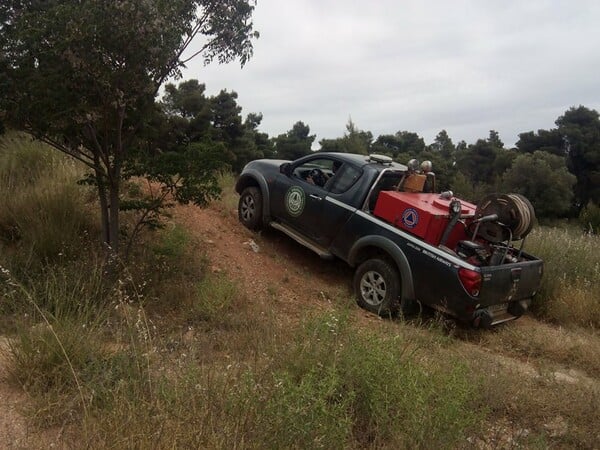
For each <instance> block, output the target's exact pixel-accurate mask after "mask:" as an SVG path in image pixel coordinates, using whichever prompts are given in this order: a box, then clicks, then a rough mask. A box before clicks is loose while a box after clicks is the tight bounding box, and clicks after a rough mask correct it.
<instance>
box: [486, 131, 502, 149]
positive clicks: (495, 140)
mask: <svg viewBox="0 0 600 450" xmlns="http://www.w3.org/2000/svg"><path fill="white" fill-rule="evenodd" d="M487 141H488V143H489V144H490V145H491V146H492V147H494V148H504V142H502V140H501V139H500V133H498V132H497V131H496V130H490V136H489V137H488V139H487Z"/></svg>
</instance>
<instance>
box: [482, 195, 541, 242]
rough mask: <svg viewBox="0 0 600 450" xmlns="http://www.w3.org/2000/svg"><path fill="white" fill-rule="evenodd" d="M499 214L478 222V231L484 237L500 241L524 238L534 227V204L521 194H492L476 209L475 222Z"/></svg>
mask: <svg viewBox="0 0 600 450" xmlns="http://www.w3.org/2000/svg"><path fill="white" fill-rule="evenodd" d="M493 215H496V216H497V219H496V220H493V221H487V220H482V221H480V222H478V223H477V230H476V233H477V234H478V235H479V236H480V237H481V238H483V239H485V240H487V241H489V242H493V243H499V242H504V241H517V240H520V239H523V238H524V237H525V236H527V235H528V234H529V232H530V231H531V229H532V228H533V222H534V221H535V211H534V209H533V205H532V204H531V203H530V202H529V200H527V199H526V198H525V197H524V196H522V195H521V194H491V195H488V196H487V197H485V198H484V199H483V200H482V201H481V202H480V203H479V205H478V206H477V209H476V210H475V222H477V221H478V220H479V219H482V218H486V217H491V216H493Z"/></svg>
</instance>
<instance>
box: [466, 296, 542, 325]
mask: <svg viewBox="0 0 600 450" xmlns="http://www.w3.org/2000/svg"><path fill="white" fill-rule="evenodd" d="M530 306H531V299H525V300H517V301H514V302H510V303H504V304H502V305H493V306H488V307H487V308H481V309H477V310H475V312H474V313H473V317H472V318H471V324H472V325H473V326H474V327H475V328H491V327H493V326H494V325H498V324H501V323H503V322H508V321H509V320H515V319H518V318H519V317H521V316H522V315H523V314H525V313H526V312H527V310H529V307H530Z"/></svg>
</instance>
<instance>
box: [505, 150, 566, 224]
mask: <svg viewBox="0 0 600 450" xmlns="http://www.w3.org/2000/svg"><path fill="white" fill-rule="evenodd" d="M575 182H576V178H575V176H573V175H572V174H571V173H569V171H568V170H567V168H566V167H565V164H564V159H563V158H561V157H560V156H557V155H553V154H551V153H548V152H544V151H540V150H538V151H536V152H533V153H531V154H530V153H526V154H523V155H519V156H518V157H517V158H516V159H515V161H514V163H513V165H512V167H511V168H510V169H508V170H507V171H506V173H505V174H504V176H503V177H502V187H503V189H504V190H505V191H507V192H515V193H518V194H522V195H524V196H525V197H527V198H528V199H529V201H531V203H532V204H533V206H534V208H535V211H536V214H537V215H538V216H539V217H546V218H550V217H560V216H562V215H564V214H565V213H567V212H568V211H569V209H570V208H571V202H572V199H573V191H572V187H573V185H574V184H575Z"/></svg>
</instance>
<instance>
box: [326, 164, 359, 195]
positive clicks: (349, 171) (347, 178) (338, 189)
mask: <svg viewBox="0 0 600 450" xmlns="http://www.w3.org/2000/svg"><path fill="white" fill-rule="evenodd" d="M361 174H362V171H361V170H360V169H357V168H356V167H354V166H351V165H350V164H344V165H343V166H342V167H340V168H339V169H338V170H337V171H336V173H335V177H333V178H332V179H331V180H329V181H330V182H331V183H330V185H328V186H326V188H327V189H329V191H330V192H331V193H332V194H342V193H344V192H346V191H347V190H348V189H350V188H351V187H352V186H353V185H354V183H356V181H357V180H358V179H359V178H360V176H361ZM328 184H329V183H328Z"/></svg>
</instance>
